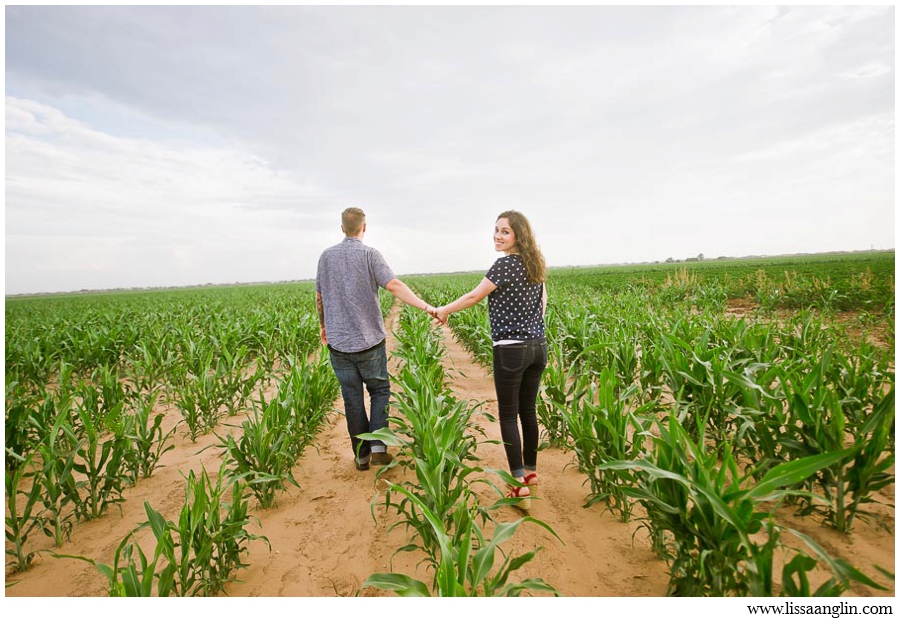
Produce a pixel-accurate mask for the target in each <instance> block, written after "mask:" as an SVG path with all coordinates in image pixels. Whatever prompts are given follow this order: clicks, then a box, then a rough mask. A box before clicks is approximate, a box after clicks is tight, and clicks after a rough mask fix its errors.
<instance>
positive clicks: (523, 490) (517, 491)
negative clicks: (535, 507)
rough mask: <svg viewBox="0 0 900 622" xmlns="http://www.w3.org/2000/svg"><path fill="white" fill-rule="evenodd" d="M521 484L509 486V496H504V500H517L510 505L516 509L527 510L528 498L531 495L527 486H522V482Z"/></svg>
mask: <svg viewBox="0 0 900 622" xmlns="http://www.w3.org/2000/svg"><path fill="white" fill-rule="evenodd" d="M522 483H523V485H522V486H510V487H509V494H507V495H506V498H507V499H518V501H516V502H515V503H513V504H512V505H514V506H516V507H517V508H521V509H523V510H527V509H528V508H530V507H531V499H529V498H528V497H529V496H530V495H531V491H530V490H528V486H525V485H524V482H522Z"/></svg>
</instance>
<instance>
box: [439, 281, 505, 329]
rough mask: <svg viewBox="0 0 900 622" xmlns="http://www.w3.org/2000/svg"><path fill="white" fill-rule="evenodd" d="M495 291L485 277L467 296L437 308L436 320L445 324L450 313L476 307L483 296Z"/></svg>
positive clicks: (464, 295) (494, 287) (494, 286)
mask: <svg viewBox="0 0 900 622" xmlns="http://www.w3.org/2000/svg"><path fill="white" fill-rule="evenodd" d="M495 289H497V286H496V285H494V284H493V283H492V282H491V280H490V279H488V278H487V277H485V278H483V279H481V283H479V284H478V286H477V287H475V289H473V290H472V291H470V292H469V293H468V294H463V295H462V296H460V297H459V298H457V299H456V300H454V301H453V302H451V303H450V304H448V305H444V306H443V307H439V308H438V310H437V319H439V320H440V321H441V322H446V321H447V317H448V316H449V315H450V314H451V313H456V312H457V311H462V310H463V309H468V308H469V307H472V306H474V305H477V304H478V303H479V302H481V301H482V300H483V299H484V297H485V296H487V295H488V294H490V293H491V292H492V291H494V290H495Z"/></svg>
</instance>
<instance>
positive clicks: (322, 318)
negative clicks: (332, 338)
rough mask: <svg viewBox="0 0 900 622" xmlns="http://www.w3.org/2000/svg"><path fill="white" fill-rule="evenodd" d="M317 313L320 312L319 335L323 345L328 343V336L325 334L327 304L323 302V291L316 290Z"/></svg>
mask: <svg viewBox="0 0 900 622" xmlns="http://www.w3.org/2000/svg"><path fill="white" fill-rule="evenodd" d="M316 313H318V314H319V337H320V339H321V340H322V344H323V345H326V346H327V345H328V337H326V336H325V305H324V304H323V303H322V294H321V292H316Z"/></svg>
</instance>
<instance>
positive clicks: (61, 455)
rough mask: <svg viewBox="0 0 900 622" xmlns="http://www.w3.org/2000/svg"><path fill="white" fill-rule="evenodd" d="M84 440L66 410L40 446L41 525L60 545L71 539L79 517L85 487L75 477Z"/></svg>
mask: <svg viewBox="0 0 900 622" xmlns="http://www.w3.org/2000/svg"><path fill="white" fill-rule="evenodd" d="M82 443H83V441H82V440H81V439H79V438H78V437H77V436H76V434H75V431H74V429H73V428H72V426H71V424H70V423H69V420H68V413H67V412H62V413H60V415H59V417H58V418H57V420H56V422H55V424H54V425H53V427H52V428H51V429H50V430H48V431H47V433H46V435H45V437H44V442H43V443H41V445H40V447H39V448H38V452H39V453H40V456H41V461H40V470H39V472H37V473H36V477H38V478H39V481H40V484H41V486H42V487H43V489H44V493H43V495H42V497H41V502H42V504H43V506H44V510H43V520H42V521H41V525H42V529H43V531H44V533H45V534H46V535H47V536H49V537H51V538H52V539H53V542H54V544H55V545H56V546H62V544H63V540H67V539H69V538H70V536H71V533H72V527H73V525H74V522H75V520H76V517H75V507H76V505H77V502H78V501H79V500H80V494H81V493H80V488H81V486H80V485H79V483H78V482H76V480H75V472H76V470H75V461H76V459H77V458H78V452H79V450H80V448H81V445H82ZM70 505H71V506H72V507H71V508H70V507H69V506H70Z"/></svg>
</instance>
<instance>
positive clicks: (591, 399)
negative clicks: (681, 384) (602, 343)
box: [557, 369, 656, 522]
mask: <svg viewBox="0 0 900 622" xmlns="http://www.w3.org/2000/svg"><path fill="white" fill-rule="evenodd" d="M618 383H619V379H618V378H617V377H616V374H615V372H613V370H611V369H605V370H603V371H602V372H601V373H600V375H599V377H598V378H597V382H596V384H593V383H592V384H591V385H589V386H588V387H586V389H585V391H584V396H583V397H582V398H581V399H576V400H573V401H572V402H570V404H569V405H568V406H567V405H562V404H560V405H558V406H557V407H558V408H559V409H560V411H561V412H562V414H563V417H564V418H565V420H566V427H567V429H568V439H567V444H568V446H569V448H570V449H572V451H573V452H574V454H575V457H576V460H577V462H578V466H579V469H580V470H581V471H582V472H583V473H585V474H587V476H588V480H589V481H590V484H591V498H590V499H589V500H588V502H587V503H586V507H588V506H591V505H593V504H595V503H598V502H600V501H603V502H605V503H606V506H607V507H608V508H609V510H610V511H611V512H612V513H613V514H614V515H615V516H617V517H618V518H619V519H620V520H622V521H623V522H628V521H629V520H630V519H631V515H632V505H633V504H632V502H631V500H630V499H629V497H628V494H627V492H626V491H627V489H628V488H629V486H630V485H632V484H633V482H634V478H633V477H632V476H631V474H630V473H628V472H624V471H607V470H604V469H600V468H599V467H600V466H601V465H604V464H606V463H608V462H612V461H619V460H634V459H638V458H639V457H641V456H642V455H643V453H644V445H645V440H646V438H647V435H648V433H649V429H650V425H651V423H652V421H654V420H653V419H652V418H647V417H646V416H645V413H647V412H648V411H653V410H654V409H655V407H656V404H655V403H653V402H649V403H646V404H642V405H639V406H635V404H634V397H635V396H636V395H637V394H638V392H639V389H638V387H637V385H636V384H632V385H630V386H629V387H628V388H627V389H625V390H624V391H622V392H621V393H620V392H619V389H618Z"/></svg>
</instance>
